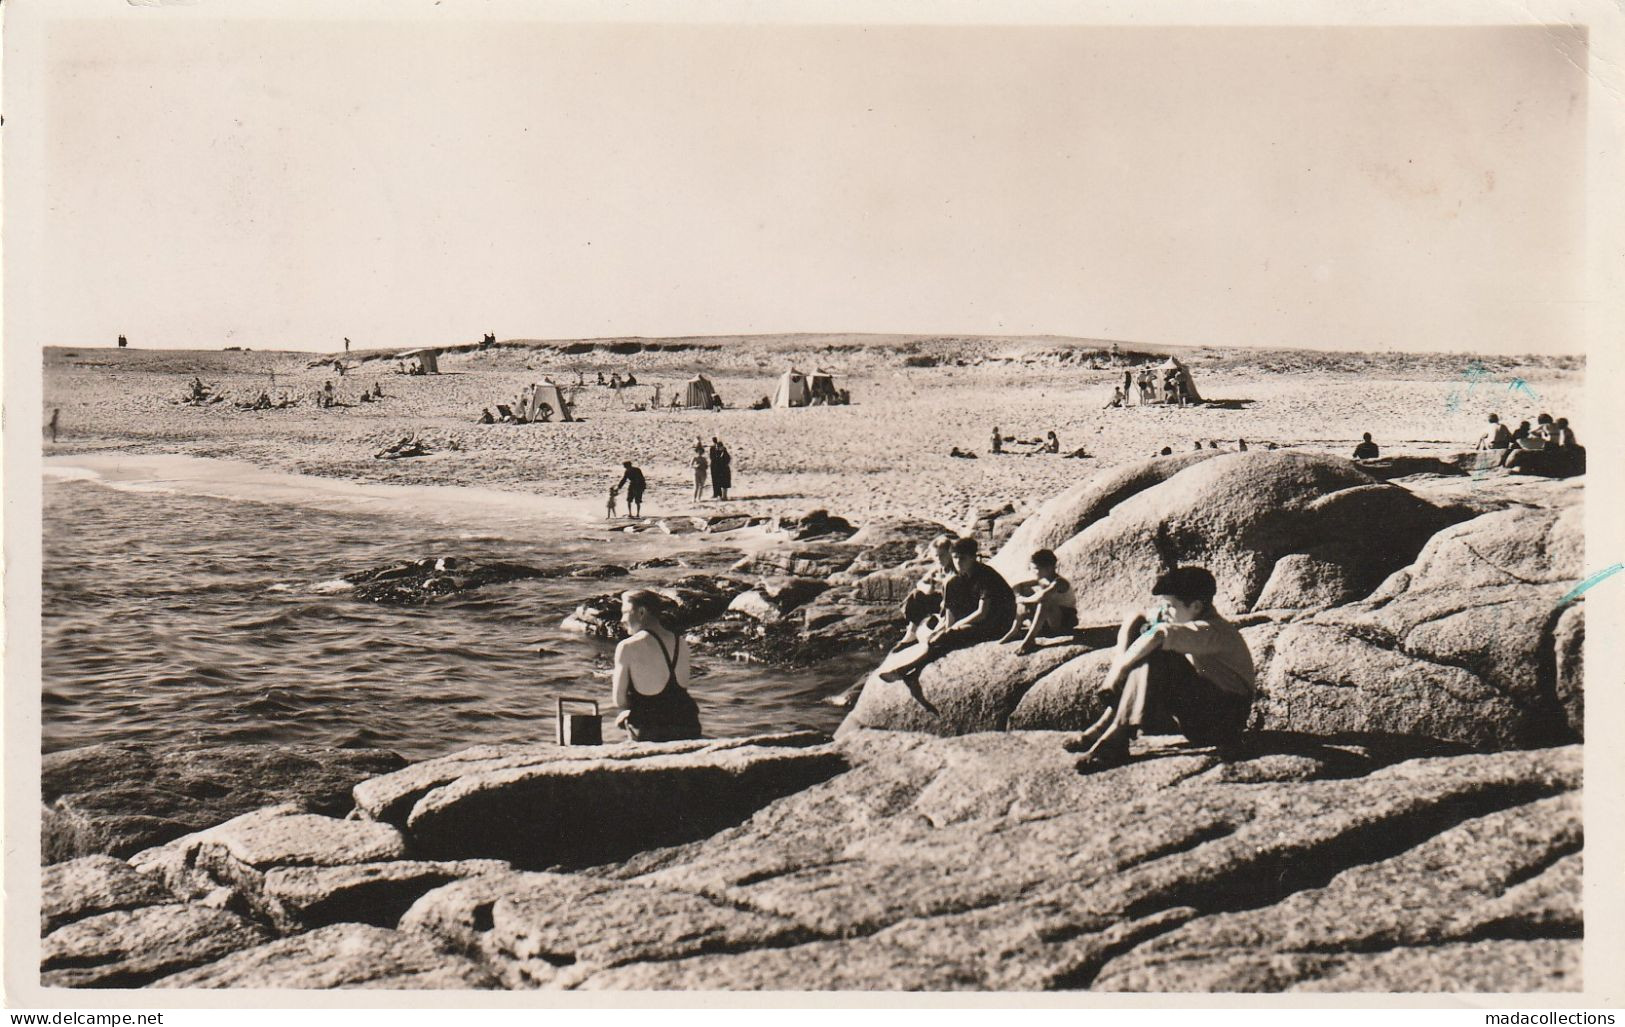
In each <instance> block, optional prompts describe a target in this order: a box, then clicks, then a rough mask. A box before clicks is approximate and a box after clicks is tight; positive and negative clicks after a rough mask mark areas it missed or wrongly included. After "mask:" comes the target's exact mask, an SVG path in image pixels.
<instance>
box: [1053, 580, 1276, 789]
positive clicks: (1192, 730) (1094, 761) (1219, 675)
mask: <svg viewBox="0 0 1625 1027" xmlns="http://www.w3.org/2000/svg"><path fill="white" fill-rule="evenodd" d="M1151 591H1152V594H1153V595H1154V596H1155V598H1156V605H1155V606H1153V607H1152V608H1151V609H1150V610H1148V611H1147V612H1146V613H1145V614H1138V613H1137V614H1135V615H1133V616H1131V617H1130V618H1129V619H1127V620H1125V621H1124V622H1123V626H1122V627H1121V628H1120V629H1119V630H1118V633H1117V650H1116V653H1115V654H1114V656H1113V658H1112V663H1111V668H1110V669H1109V670H1108V671H1107V672H1106V679H1105V680H1104V681H1103V682H1102V683H1101V685H1100V691H1102V692H1105V693H1109V699H1108V701H1107V708H1106V711H1105V712H1104V713H1102V714H1101V715H1100V719H1098V720H1097V721H1095V723H1094V724H1093V725H1091V726H1090V728H1089V730H1088V731H1085V732H1084V733H1083V736H1082V737H1081V738H1079V739H1078V740H1077V741H1076V742H1075V743H1073V744H1071V745H1068V746H1067V748H1069V749H1071V750H1073V751H1076V750H1078V749H1085V752H1084V756H1083V759H1081V760H1080V761H1078V769H1079V770H1093V769H1096V768H1099V767H1109V766H1115V765H1117V764H1119V763H1122V762H1123V761H1124V760H1126V759H1127V758H1128V754H1129V742H1130V740H1132V739H1133V737H1134V736H1135V734H1137V733H1139V732H1141V731H1147V732H1154V733H1161V732H1165V731H1168V730H1170V729H1172V730H1174V731H1177V732H1179V733H1181V734H1183V735H1184V736H1185V737H1186V738H1188V739H1190V740H1191V741H1193V742H1197V743H1199V744H1217V745H1224V744H1226V743H1229V742H1232V741H1234V740H1235V739H1236V738H1237V737H1238V736H1239V735H1240V734H1241V732H1242V730H1243V729H1245V728H1246V726H1247V717H1248V714H1249V713H1250V712H1251V710H1252V699H1253V683H1254V680H1255V677H1256V672H1255V670H1254V668H1253V657H1252V653H1251V652H1250V651H1248V649H1247V640H1246V639H1244V638H1242V636H1241V632H1240V631H1239V630H1237V629H1236V626H1235V625H1234V624H1231V623H1230V622H1229V621H1228V620H1226V619H1225V618H1224V617H1223V615H1221V614H1220V613H1219V611H1218V610H1217V609H1215V608H1214V606H1213V595H1214V593H1215V592H1216V591H1217V587H1216V585H1215V583H1214V581H1213V575H1212V574H1210V573H1209V572H1208V571H1207V569H1206V568H1204V567H1178V568H1175V569H1174V570H1171V571H1168V572H1167V573H1166V574H1164V575H1162V576H1161V577H1160V578H1158V579H1157V580H1156V583H1155V584H1154V585H1152V587H1151Z"/></svg>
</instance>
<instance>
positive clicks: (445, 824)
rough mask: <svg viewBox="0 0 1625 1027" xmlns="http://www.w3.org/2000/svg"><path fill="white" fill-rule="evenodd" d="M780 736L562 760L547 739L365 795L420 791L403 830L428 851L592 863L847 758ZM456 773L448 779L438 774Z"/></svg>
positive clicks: (688, 832)
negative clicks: (525, 750)
mask: <svg viewBox="0 0 1625 1027" xmlns="http://www.w3.org/2000/svg"><path fill="white" fill-rule="evenodd" d="M786 741H787V742H788V743H789V744H783V745H780V744H775V743H776V739H775V738H774V737H773V736H766V737H764V738H761V739H755V740H752V739H745V740H736V744H732V745H708V746H706V745H702V746H699V747H693V748H689V747H682V748H675V749H668V750H665V751H662V750H661V749H660V748H656V747H650V748H649V749H644V750H643V751H641V752H640V751H638V750H639V749H641V748H642V747H628V748H629V749H630V753H629V752H627V751H624V750H623V751H622V752H619V753H617V752H613V751H612V752H609V753H606V754H603V755H596V756H592V757H587V758H566V759H558V758H555V751H556V750H555V748H554V747H545V748H541V749H539V750H538V751H536V752H534V753H533V754H531V755H530V756H529V757H528V758H527V757H525V756H523V755H520V756H518V757H517V758H516V757H514V756H508V757H502V758H499V759H497V760H496V761H494V762H490V763H482V762H481V761H470V762H468V763H465V764H463V765H462V766H460V767H453V766H450V765H445V764H442V766H441V767H440V768H439V770H438V771H436V770H431V771H428V772H425V773H424V774H423V775H420V776H415V777H413V778H411V779H410V780H409V781H402V782H401V783H400V785H399V786H398V787H394V788H384V789H378V790H377V791H376V792H375V793H374V794H373V795H372V796H371V797H369V798H368V799H367V800H366V801H367V803H368V804H369V805H373V806H375V807H376V808H377V809H378V810H379V811H380V812H382V813H386V814H388V813H391V812H392V813H393V815H394V816H397V817H398V816H399V811H400V810H401V809H402V808H403V807H404V805H405V802H404V799H405V797H407V796H419V795H420V796H421V797H418V798H416V799H415V801H413V802H412V805H411V807H410V812H409V813H408V814H407V818H406V831H407V833H408V834H409V835H410V837H411V843H412V847H413V850H414V851H415V852H417V853H419V854H422V855H424V856H427V857H430V858H434V859H445V860H457V859H475V858H496V859H506V860H508V861H510V862H512V863H513V864H514V865H515V866H519V867H523V868H526V869H532V868H541V867H548V866H554V865H561V866H590V865H593V864H597V863H605V862H609V861H612V860H617V859H624V858H625V857H627V856H629V855H631V854H633V853H636V852H640V851H643V850H644V849H648V848H653V847H658V846H661V845H673V844H678V843H681V842H685V841H692V840H694V839H696V838H703V837H706V836H707V835H710V834H714V833H715V832H717V831H720V830H722V829H723V828H725V827H728V826H731V825H733V824H737V823H739V822H740V821H741V820H744V819H745V818H746V817H748V816H750V815H751V813H753V812H755V811H756V810H757V809H759V808H761V807H762V806H764V805H766V804H767V803H769V802H771V801H772V800H774V799H776V798H779V797H781V796H784V795H788V794H790V793H792V792H795V791H797V790H799V789H802V788H805V787H807V786H808V785H810V784H813V783H815V782H817V781H822V780H824V779H825V778H828V777H830V776H831V775H833V774H836V773H839V772H840V771H841V769H842V768H843V767H844V766H845V762H844V760H843V759H842V757H841V756H840V754H839V753H838V752H835V751H833V750H832V749H830V748H829V747H828V746H813V747H807V746H806V745H805V744H804V741H803V739H802V738H800V737H798V736H791V737H790V738H788V739H787V740H786ZM739 743H742V744H739ZM453 771H455V772H456V776H455V777H452V778H450V779H449V780H445V781H443V782H442V781H439V780H438V778H439V776H440V774H442V773H449V772H453ZM391 796H396V797H395V798H392V797H391Z"/></svg>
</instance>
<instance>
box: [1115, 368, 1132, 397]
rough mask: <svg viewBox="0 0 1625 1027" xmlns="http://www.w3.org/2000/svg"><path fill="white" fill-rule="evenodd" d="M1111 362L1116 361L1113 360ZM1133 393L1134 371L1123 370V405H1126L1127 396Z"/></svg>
mask: <svg viewBox="0 0 1625 1027" xmlns="http://www.w3.org/2000/svg"><path fill="white" fill-rule="evenodd" d="M1113 363H1116V361H1115V360H1114V361H1113ZM1132 395H1134V372H1133V371H1124V372H1123V404H1122V405H1123V406H1128V398H1129V397H1130V396H1132Z"/></svg>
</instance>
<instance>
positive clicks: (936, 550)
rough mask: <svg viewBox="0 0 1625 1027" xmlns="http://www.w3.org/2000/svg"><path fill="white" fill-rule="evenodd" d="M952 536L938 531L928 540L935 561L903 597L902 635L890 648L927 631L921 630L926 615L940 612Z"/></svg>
mask: <svg viewBox="0 0 1625 1027" xmlns="http://www.w3.org/2000/svg"><path fill="white" fill-rule="evenodd" d="M953 545H954V536H952V535H938V536H937V537H936V538H934V539H932V540H931V545H930V546H929V552H930V553H931V556H932V558H934V559H935V560H936V561H937V562H936V566H934V567H932V568H931V569H930V570H928V571H926V572H925V576H924V577H922V578H921V579H920V580H919V582H918V583H916V584H915V586H914V591H912V592H910V593H909V594H908V597H907V598H906V599H904V600H903V620H904V621H905V622H907V626H906V627H904V628H903V637H902V639H901V640H900V641H899V642H898V643H897V644H896V645H894V646H892V647H891V648H892V652H894V653H895V652H901V651H902V650H904V649H907V648H908V647H909V646H911V645H913V644H914V643H915V642H918V641H920V639H921V638H922V637H923V636H924V635H925V634H928V633H929V632H926V631H924V630H923V626H924V624H925V621H926V618H927V617H930V616H932V615H934V614H940V613H941V612H942V595H943V591H944V590H945V589H946V588H947V586H948V579H949V578H952V577H953V576H954V554H953Z"/></svg>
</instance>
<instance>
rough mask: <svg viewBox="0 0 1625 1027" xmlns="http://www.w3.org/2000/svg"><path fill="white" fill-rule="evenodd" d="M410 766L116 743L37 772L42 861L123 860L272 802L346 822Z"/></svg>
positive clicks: (273, 749) (314, 750) (288, 752)
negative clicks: (353, 798)
mask: <svg viewBox="0 0 1625 1027" xmlns="http://www.w3.org/2000/svg"><path fill="white" fill-rule="evenodd" d="M405 763H406V761H405V760H404V759H402V758H401V757H400V756H399V755H397V754H395V753H393V752H384V751H380V750H376V749H331V748H323V747H320V746H310V745H159V744H155V743H120V744H104V745H92V746H86V747H84V748H81V749H68V750H65V751H62V752H53V753H48V754H46V756H45V757H44V759H43V760H42V761H41V765H40V789H41V792H42V793H43V799H44V803H45V808H44V812H43V813H42V817H41V824H40V836H41V841H40V844H41V847H42V849H43V850H44V852H43V856H44V861H45V862H47V863H51V862H56V861H58V860H65V859H73V858H74V857H76V856H88V855H94V854H97V853H106V854H109V855H113V856H119V857H124V856H129V855H131V854H132V853H135V852H138V851H140V850H142V849H145V848H149V847H151V846H154V845H160V844H162V843H164V842H167V841H170V840H171V839H174V838H179V837H180V836H182V835H185V834H190V833H192V832H194V831H200V830H203V829H204V828H207V827H211V826H213V825H215V824H218V823H221V822H222V821H226V820H230V819H231V818H232V817H235V816H239V815H241V814H243V813H248V812H250V811H252V810H256V809H259V808H260V807H262V806H267V805H271V804H274V803H284V802H292V803H295V804H296V805H298V806H299V807H300V808H302V809H304V810H307V811H309V812H313V813H328V814H339V815H342V814H344V813H345V812H347V811H348V810H349V808H350V789H351V788H353V787H355V785H356V784H357V782H360V781H363V780H365V779H366V778H369V777H373V776H376V775H378V774H385V773H388V772H389V771H391V770H394V769H396V768H398V767H401V766H403V765H404V764H405Z"/></svg>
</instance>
